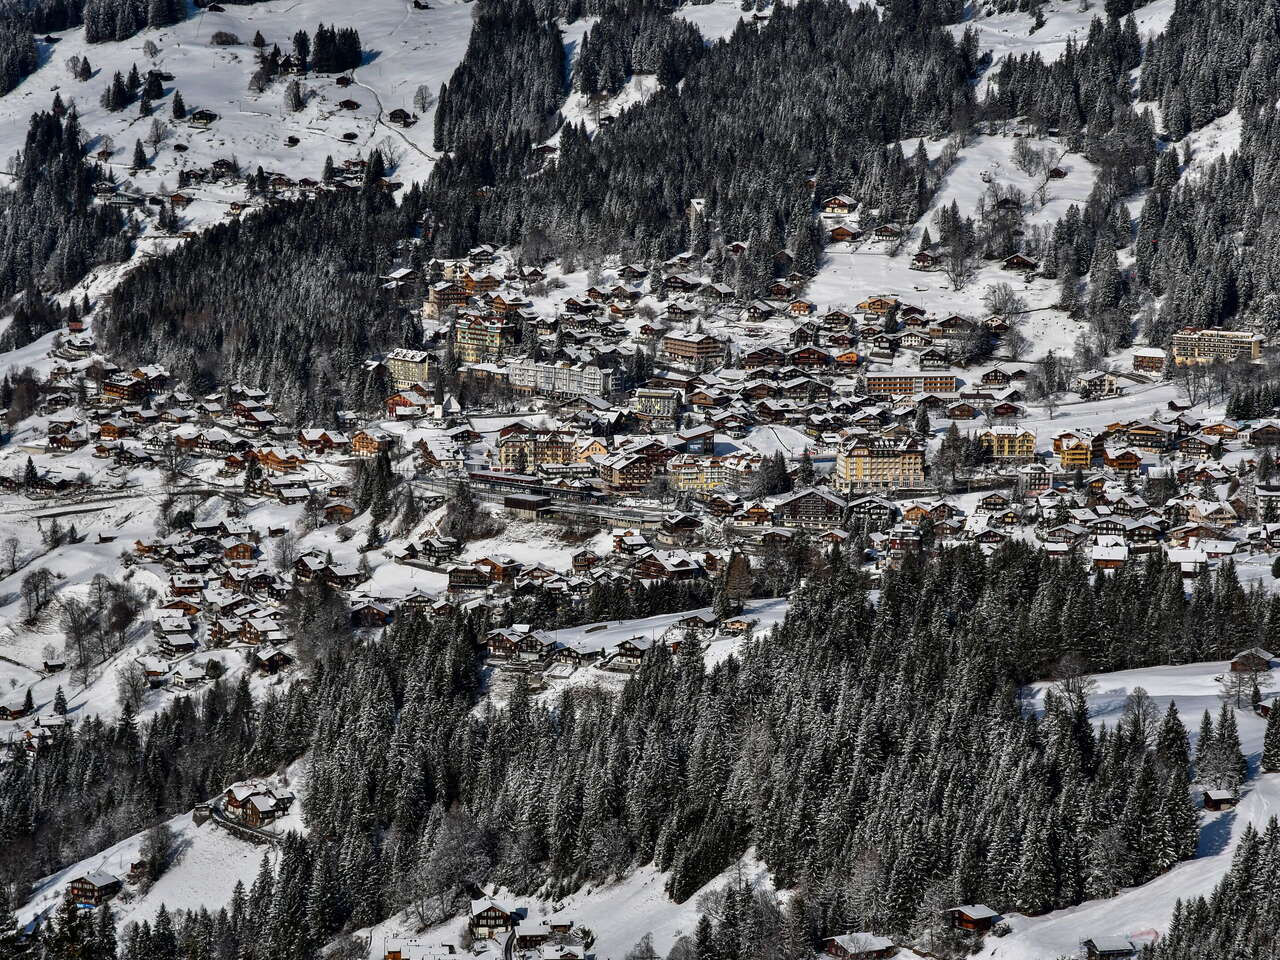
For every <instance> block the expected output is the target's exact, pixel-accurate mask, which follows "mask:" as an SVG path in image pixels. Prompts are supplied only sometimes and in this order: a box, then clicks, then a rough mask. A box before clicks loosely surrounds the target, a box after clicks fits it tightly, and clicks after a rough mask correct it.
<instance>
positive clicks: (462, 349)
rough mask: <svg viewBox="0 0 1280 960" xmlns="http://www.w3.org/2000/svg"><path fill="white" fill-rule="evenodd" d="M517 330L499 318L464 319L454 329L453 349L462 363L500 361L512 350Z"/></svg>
mask: <svg viewBox="0 0 1280 960" xmlns="http://www.w3.org/2000/svg"><path fill="white" fill-rule="evenodd" d="M515 338H516V328H515V326H514V325H513V324H509V323H506V322H505V321H504V320H503V319H502V318H499V317H463V318H460V319H459V320H458V322H457V324H455V325H454V328H453V349H454V352H455V353H456V354H457V357H458V360H459V361H461V362H462V363H486V362H488V361H490V360H500V359H501V358H502V357H503V355H505V354H506V352H507V351H508V350H509V349H510V348H511V345H512V343H514V341H515Z"/></svg>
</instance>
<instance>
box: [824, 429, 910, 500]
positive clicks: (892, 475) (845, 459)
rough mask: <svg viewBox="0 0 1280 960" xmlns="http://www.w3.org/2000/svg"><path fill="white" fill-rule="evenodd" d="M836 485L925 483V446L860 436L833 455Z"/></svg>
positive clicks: (875, 487)
mask: <svg viewBox="0 0 1280 960" xmlns="http://www.w3.org/2000/svg"><path fill="white" fill-rule="evenodd" d="M834 480H835V487H836V489H837V490H840V491H841V492H843V493H848V492H850V491H851V490H868V489H870V490H890V489H903V488H914V487H921V486H923V485H924V447H923V446H921V444H920V442H919V441H918V440H915V439H911V438H908V439H905V440H893V439H890V438H888V437H859V438H857V439H855V440H853V441H852V442H851V443H849V444H847V445H846V446H844V447H843V448H842V449H841V450H840V452H839V453H838V454H837V455H836V472H835V478H834Z"/></svg>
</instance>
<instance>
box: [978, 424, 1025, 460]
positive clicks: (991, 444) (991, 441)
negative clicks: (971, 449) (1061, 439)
mask: <svg viewBox="0 0 1280 960" xmlns="http://www.w3.org/2000/svg"><path fill="white" fill-rule="evenodd" d="M978 439H979V441H980V442H981V443H982V446H983V447H985V448H986V450H987V454H988V456H990V457H991V459H992V460H1004V461H1026V460H1030V459H1032V458H1033V457H1035V455H1036V435H1035V433H1034V432H1032V431H1031V430H1023V429H1021V428H1019V427H1015V426H1004V425H997V426H994V427H992V428H991V429H990V430H988V431H987V432H986V433H983V434H982V435H981V436H980V437H979V438H978Z"/></svg>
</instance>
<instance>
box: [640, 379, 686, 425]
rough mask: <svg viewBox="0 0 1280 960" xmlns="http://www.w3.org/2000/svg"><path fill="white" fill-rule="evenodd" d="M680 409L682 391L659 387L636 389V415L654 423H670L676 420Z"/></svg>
mask: <svg viewBox="0 0 1280 960" xmlns="http://www.w3.org/2000/svg"><path fill="white" fill-rule="evenodd" d="M679 409H680V391H679V390H663V389H660V388H657V387H641V388H640V389H639V390H637V391H636V396H635V411H636V416H638V417H639V418H640V419H642V420H647V421H649V423H650V424H654V425H669V424H672V423H674V422H675V419H676V411H678V410H679Z"/></svg>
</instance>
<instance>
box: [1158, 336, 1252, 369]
mask: <svg viewBox="0 0 1280 960" xmlns="http://www.w3.org/2000/svg"><path fill="white" fill-rule="evenodd" d="M1261 356H1262V337H1261V336H1260V335H1259V334H1256V333H1246V332H1244V331H1242V330H1200V329H1197V328H1195V327H1184V328H1183V329H1181V330H1179V331H1178V332H1177V333H1175V334H1174V335H1173V362H1174V363H1176V364H1178V365H1179V366H1186V365H1188V364H1192V363H1212V362H1214V361H1215V360H1222V361H1230V360H1242V359H1243V360H1249V361H1254V360H1257V359H1258V358H1259V357H1261Z"/></svg>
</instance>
